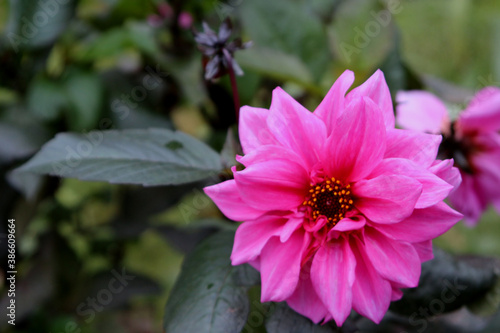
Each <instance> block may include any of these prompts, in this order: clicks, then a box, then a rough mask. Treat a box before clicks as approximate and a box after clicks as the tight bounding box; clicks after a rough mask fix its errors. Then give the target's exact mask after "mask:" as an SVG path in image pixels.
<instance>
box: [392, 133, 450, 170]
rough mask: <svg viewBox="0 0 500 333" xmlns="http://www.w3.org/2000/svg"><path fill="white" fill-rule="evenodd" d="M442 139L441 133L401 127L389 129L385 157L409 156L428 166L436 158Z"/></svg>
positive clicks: (414, 160)
mask: <svg viewBox="0 0 500 333" xmlns="http://www.w3.org/2000/svg"><path fill="white" fill-rule="evenodd" d="M441 140H442V137H441V135H433V134H426V133H421V132H417V131H410V130H400V129H394V130H391V131H387V149H386V151H385V155H384V157H385V158H388V157H401V158H407V159H410V160H412V161H413V162H415V163H417V164H418V165H420V166H422V167H425V168H427V167H429V166H430V165H431V164H432V163H433V162H434V161H435V160H436V156H437V153H438V148H439V144H440V143H441Z"/></svg>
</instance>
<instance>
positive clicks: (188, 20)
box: [177, 12, 193, 29]
mask: <svg viewBox="0 0 500 333" xmlns="http://www.w3.org/2000/svg"><path fill="white" fill-rule="evenodd" d="M177 22H178V24H179V27H181V28H183V29H189V28H191V26H192V25H193V17H192V16H191V14H189V13H188V12H182V13H180V14H179V19H178V21H177Z"/></svg>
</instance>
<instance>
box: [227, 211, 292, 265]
mask: <svg viewBox="0 0 500 333" xmlns="http://www.w3.org/2000/svg"><path fill="white" fill-rule="evenodd" d="M285 223H286V219H284V218H280V217H276V216H264V217H262V218H260V219H258V220H257V221H252V222H244V223H242V224H240V226H239V227H238V229H237V230H236V235H235V237H234V245H233V252H232V253H231V263H232V264H233V265H241V264H242V263H245V262H249V261H252V260H254V259H256V258H257V257H258V256H259V255H260V253H261V251H262V249H263V248H264V246H265V245H266V244H267V242H268V241H269V239H270V238H271V237H273V236H278V235H279V234H280V233H281V230H282V228H283V225H284V224H285Z"/></svg>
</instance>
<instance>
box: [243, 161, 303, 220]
mask: <svg viewBox="0 0 500 333" xmlns="http://www.w3.org/2000/svg"><path fill="white" fill-rule="evenodd" d="M234 179H235V180H236V184H237V185H238V190H239V192H240V195H241V197H242V199H243V201H245V202H246V203H247V204H249V205H250V206H252V207H254V208H256V209H259V210H269V211H270V210H293V209H296V208H297V207H298V206H299V205H300V204H302V202H303V201H304V198H305V195H306V193H307V189H308V188H309V176H308V174H307V172H306V171H305V170H304V168H303V167H302V166H300V165H299V164H297V163H294V162H290V161H284V160H275V161H268V162H262V163H257V164H252V165H250V166H249V167H247V168H246V169H245V170H243V171H239V172H236V173H234Z"/></svg>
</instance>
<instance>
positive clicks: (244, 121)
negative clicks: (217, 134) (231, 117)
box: [239, 106, 277, 154]
mask: <svg viewBox="0 0 500 333" xmlns="http://www.w3.org/2000/svg"><path fill="white" fill-rule="evenodd" d="M268 116H269V110H266V109H261V108H253V107H250V106H243V107H242V108H241V109H240V124H239V134H240V142H241V147H242V148H243V152H244V153H245V154H248V153H249V152H251V151H252V150H254V149H256V148H257V147H260V146H262V145H267V144H276V143H277V141H276V139H275V138H274V136H273V135H272V134H271V132H270V131H269V129H268V128H267V117H268Z"/></svg>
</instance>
